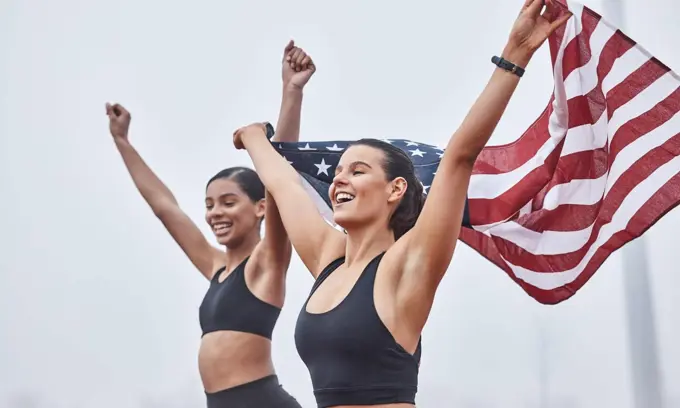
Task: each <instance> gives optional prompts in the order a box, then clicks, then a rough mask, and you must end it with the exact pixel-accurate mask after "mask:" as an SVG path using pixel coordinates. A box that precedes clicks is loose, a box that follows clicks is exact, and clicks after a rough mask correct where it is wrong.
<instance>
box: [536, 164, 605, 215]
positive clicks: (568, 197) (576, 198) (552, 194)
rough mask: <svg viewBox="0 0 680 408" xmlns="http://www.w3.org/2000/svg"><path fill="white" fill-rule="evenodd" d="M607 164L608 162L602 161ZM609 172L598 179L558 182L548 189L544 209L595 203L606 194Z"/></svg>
mask: <svg viewBox="0 0 680 408" xmlns="http://www.w3.org/2000/svg"><path fill="white" fill-rule="evenodd" d="M602 165H606V163H602ZM606 185H607V173H606V172H605V174H604V175H602V176H600V177H598V178H597V179H580V180H571V181H569V182H567V183H563V184H558V185H556V186H554V187H553V188H551V189H550V191H548V194H546V195H545V199H544V200H543V209H545V210H554V209H555V208H557V207H559V206H561V205H568V204H573V205H593V204H597V203H598V202H599V201H600V200H601V199H602V197H603V195H604V189H605V186H606Z"/></svg>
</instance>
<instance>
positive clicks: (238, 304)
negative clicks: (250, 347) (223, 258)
mask: <svg viewBox="0 0 680 408" xmlns="http://www.w3.org/2000/svg"><path fill="white" fill-rule="evenodd" d="M248 259H249V257H248V258H246V259H245V260H244V261H243V262H241V264H240V265H239V266H237V267H236V269H234V270H233V271H232V272H231V273H230V274H229V276H227V278H226V279H225V280H224V281H223V282H219V277H220V275H221V274H222V273H223V272H224V270H225V269H226V267H222V268H220V269H219V270H218V271H217V272H215V275H214V276H213V278H212V279H211V281H210V288H209V289H208V292H207V293H206V294H205V297H204V298H203V303H201V307H200V309H199V319H200V322H201V329H202V330H203V335H204V336H205V335H206V334H207V333H210V332H214V331H219V330H229V331H237V332H245V333H252V334H258V335H260V336H262V337H266V338H268V339H270V340H271V338H272V332H273V331H274V326H275V325H276V320H277V319H278V318H279V314H280V313H281V309H280V308H278V307H276V306H273V305H271V304H269V303H266V302H264V301H262V300H260V299H258V298H257V297H256V296H255V295H253V294H252V292H251V291H250V289H248V286H247V285H246V279H245V269H246V263H247V262H248Z"/></svg>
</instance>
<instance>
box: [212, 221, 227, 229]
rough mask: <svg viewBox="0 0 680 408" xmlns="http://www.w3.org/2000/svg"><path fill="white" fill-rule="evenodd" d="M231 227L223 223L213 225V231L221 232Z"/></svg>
mask: <svg viewBox="0 0 680 408" xmlns="http://www.w3.org/2000/svg"><path fill="white" fill-rule="evenodd" d="M230 226H231V225H230V224H227V223H225V222H221V223H219V224H213V229H215V230H216V231H220V230H223V229H227V228H229V227H230Z"/></svg>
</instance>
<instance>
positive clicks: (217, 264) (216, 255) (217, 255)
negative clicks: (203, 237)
mask: <svg viewBox="0 0 680 408" xmlns="http://www.w3.org/2000/svg"><path fill="white" fill-rule="evenodd" d="M210 251H211V254H212V269H211V270H210V271H209V273H207V274H206V275H205V277H206V278H208V280H212V278H213V277H214V276H215V273H216V272H217V271H219V270H220V269H221V268H222V267H223V266H224V262H225V257H226V255H227V253H226V252H225V251H224V250H222V249H219V248H215V247H214V246H212V245H211V246H210Z"/></svg>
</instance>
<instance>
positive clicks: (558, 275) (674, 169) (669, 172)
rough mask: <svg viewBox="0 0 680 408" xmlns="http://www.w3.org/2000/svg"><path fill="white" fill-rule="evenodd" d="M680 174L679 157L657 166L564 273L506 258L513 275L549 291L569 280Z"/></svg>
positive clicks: (579, 272)
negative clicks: (509, 260)
mask: <svg viewBox="0 0 680 408" xmlns="http://www.w3.org/2000/svg"><path fill="white" fill-rule="evenodd" d="M678 173H680V157H675V158H674V159H673V160H671V161H669V162H668V163H666V164H664V165H663V166H661V167H659V168H658V169H657V170H656V171H655V172H654V173H652V174H651V175H650V176H649V177H647V178H646V179H645V180H644V181H642V182H641V183H640V184H638V185H637V186H636V187H635V188H634V189H633V190H632V191H631V192H630V194H628V195H627V196H626V197H625V198H624V199H623V201H622V202H621V206H620V207H619V209H618V210H617V211H616V213H614V216H613V217H612V220H611V222H609V223H608V224H605V225H604V226H603V227H602V228H601V229H600V231H599V234H598V236H597V239H596V240H595V242H594V244H593V245H592V246H591V247H590V248H589V249H588V252H587V253H586V255H585V256H584V257H583V259H582V260H581V262H580V263H579V264H578V265H577V266H576V267H575V268H573V269H570V270H568V271H563V272H551V271H543V272H542V273H539V272H535V271H531V270H528V269H525V268H522V267H520V266H517V265H513V264H511V263H509V262H507V260H505V259H504V260H505V261H506V263H507V265H508V266H509V267H510V268H511V269H512V272H513V273H514V274H515V276H516V277H517V278H519V279H521V280H523V281H525V282H526V283H528V284H530V285H532V286H535V287H537V288H539V289H544V290H550V289H555V288H558V287H560V286H564V285H567V284H569V283H572V282H573V281H574V280H575V279H576V278H577V277H578V276H579V275H580V274H581V273H582V272H583V271H584V269H585V268H586V266H587V265H588V262H590V260H591V259H592V258H593V256H594V255H595V253H596V251H597V250H598V249H599V248H600V247H601V246H602V245H604V244H605V243H606V242H607V241H608V240H609V239H610V238H611V237H612V236H613V235H614V234H616V233H617V232H619V231H622V230H625V228H626V226H627V225H628V223H629V222H630V220H631V218H632V217H633V216H634V215H635V213H637V212H638V211H639V210H640V208H641V207H642V206H643V205H644V204H645V203H646V202H647V201H648V200H649V199H650V198H651V197H653V196H654V195H655V193H656V192H657V191H658V190H659V189H660V188H661V187H663V185H664V184H666V183H667V182H668V181H669V180H670V179H671V178H673V177H674V176H675V175H677V174H678Z"/></svg>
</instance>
